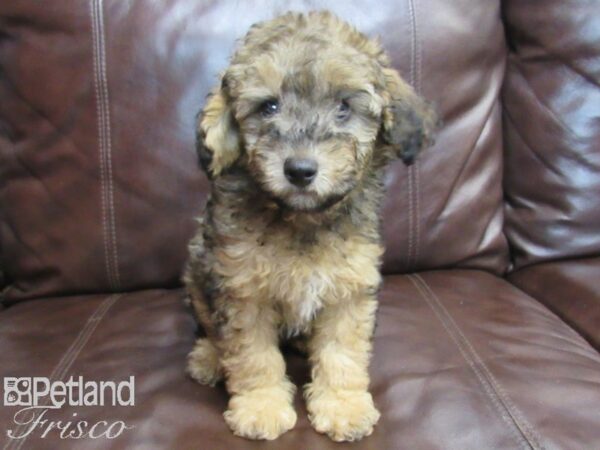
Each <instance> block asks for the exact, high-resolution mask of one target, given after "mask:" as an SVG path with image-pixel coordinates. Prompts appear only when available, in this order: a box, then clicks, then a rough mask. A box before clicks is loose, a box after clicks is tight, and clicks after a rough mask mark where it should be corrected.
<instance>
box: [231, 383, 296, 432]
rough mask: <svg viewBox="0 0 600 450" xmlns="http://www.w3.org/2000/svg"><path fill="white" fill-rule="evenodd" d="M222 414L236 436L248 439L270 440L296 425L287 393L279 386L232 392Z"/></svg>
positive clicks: (294, 414) (288, 393)
mask: <svg viewBox="0 0 600 450" xmlns="http://www.w3.org/2000/svg"><path fill="white" fill-rule="evenodd" d="M223 417H225V421H226V422H227V425H229V428H231V431H233V433H234V434H235V435H237V436H241V437H245V438H248V439H267V440H272V439H275V438H276V437H278V436H280V435H281V434H283V433H285V432H286V431H288V430H291V429H292V428H293V427H294V425H295V424H296V411H294V408H293V406H292V402H291V395H290V392H289V390H286V389H282V388H265V389H256V390H253V391H250V392H244V393H242V394H237V395H234V396H233V397H231V399H230V400H229V409H228V410H227V411H225V413H224V414H223Z"/></svg>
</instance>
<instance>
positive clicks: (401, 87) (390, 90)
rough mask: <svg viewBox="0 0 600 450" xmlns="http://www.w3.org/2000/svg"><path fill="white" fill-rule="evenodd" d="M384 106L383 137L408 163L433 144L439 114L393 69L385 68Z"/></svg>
mask: <svg viewBox="0 0 600 450" xmlns="http://www.w3.org/2000/svg"><path fill="white" fill-rule="evenodd" d="M383 75H384V78H385V91H384V95H383V97H384V107H383V112H382V129H381V136H382V138H383V140H384V141H385V142H386V143H387V144H389V145H390V146H391V147H392V148H393V151H394V153H395V154H396V155H397V156H399V157H400V158H401V159H402V161H404V163H405V164H406V165H410V164H412V163H413V162H414V160H415V158H416V156H417V154H418V153H419V152H420V151H421V150H422V149H424V148H425V147H427V146H429V145H432V144H433V142H434V140H433V134H434V132H435V129H436V127H437V124H438V120H437V115H436V113H435V111H434V110H433V108H432V107H431V106H430V105H429V104H427V103H426V102H425V101H424V100H423V99H422V98H421V97H419V96H418V95H417V93H416V92H415V91H414V90H413V89H412V88H411V87H410V86H409V85H408V84H407V83H406V82H405V81H404V80H402V78H401V77H400V75H399V74H398V72H397V71H396V70H394V69H390V68H384V69H383Z"/></svg>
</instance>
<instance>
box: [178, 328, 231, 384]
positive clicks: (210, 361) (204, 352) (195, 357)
mask: <svg viewBox="0 0 600 450" xmlns="http://www.w3.org/2000/svg"><path fill="white" fill-rule="evenodd" d="M187 373H188V374H189V375H190V376H191V377H192V378H193V379H194V380H196V381H197V382H198V383H200V384H205V385H209V386H214V385H215V384H217V383H218V382H219V381H221V380H222V379H223V370H222V368H221V363H220V361H219V353H218V351H217V348H216V347H215V346H214V345H213V343H212V342H211V341H210V339H209V338H206V337H202V338H199V339H198V340H197V341H196V343H195V344H194V348H193V349H192V351H191V352H190V354H189V355H188V357H187Z"/></svg>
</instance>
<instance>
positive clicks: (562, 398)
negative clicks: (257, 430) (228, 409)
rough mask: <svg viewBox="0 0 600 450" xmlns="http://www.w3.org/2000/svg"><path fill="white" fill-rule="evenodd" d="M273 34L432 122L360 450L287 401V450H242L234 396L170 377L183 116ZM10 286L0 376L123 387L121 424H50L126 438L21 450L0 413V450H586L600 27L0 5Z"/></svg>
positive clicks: (302, 374)
mask: <svg viewBox="0 0 600 450" xmlns="http://www.w3.org/2000/svg"><path fill="white" fill-rule="evenodd" d="M288 8H293V9H301V10H307V9H315V8H319V9H322V8H327V9H331V10H333V11H334V12H336V13H338V14H339V15H340V16H342V17H343V18H345V19H348V20H350V21H351V22H353V23H354V24H356V25H357V26H358V27H359V28H360V29H361V30H363V31H365V32H367V33H369V34H379V35H380V36H381V39H382V42H383V43H384V45H385V47H386V48H387V50H388V51H389V53H390V55H391V57H392V59H393V62H394V64H395V66H396V67H397V68H398V69H399V70H400V71H401V73H402V74H403V76H404V77H405V78H406V79H407V80H409V81H410V82H411V83H412V84H413V85H414V86H415V88H416V89H417V90H418V91H419V92H420V93H422V94H423V95H424V96H425V97H426V98H428V99H429V100H431V101H433V102H434V103H435V104H436V106H437V109H438V111H439V114H440V115H441V117H442V118H443V121H444V125H443V127H442V128H441V129H440V131H439V134H438V137H437V143H436V145H435V146H434V147H433V148H431V149H429V150H427V151H426V152H425V153H424V154H423V155H422V157H421V158H420V159H419V160H418V162H417V163H416V164H415V165H413V166H411V167H408V168H407V167H405V166H404V165H403V164H402V163H401V162H399V163H397V164H394V165H393V166H392V167H390V170H389V172H388V176H387V178H386V184H387V187H388V194H387V197H386V203H385V208H384V211H383V215H384V234H385V240H386V245H387V253H386V255H385V263H384V272H385V274H386V276H385V285H384V287H383V289H382V292H381V295H380V298H381V306H380V309H379V314H378V326H377V330H376V335H375V339H374V347H375V350H374V351H375V354H374V358H373V362H372V367H371V373H372V391H373V393H374V395H375V401H376V403H377V405H378V407H379V409H380V410H381V411H382V419H381V421H380V423H379V424H378V425H377V427H376V430H375V432H374V433H373V435H372V436H370V437H368V438H366V439H365V440H363V441H361V442H360V443H358V444H335V443H333V442H331V441H329V440H328V438H326V437H324V436H321V435H318V434H317V433H316V432H314V431H313V430H312V429H311V427H310V425H309V423H308V421H307V419H306V411H305V407H304V404H303V402H302V399H301V397H300V395H297V400H296V404H297V409H298V411H299V421H298V424H297V425H296V427H295V428H294V430H292V431H291V432H288V433H286V434H285V435H283V436H282V437H281V438H280V439H278V440H277V441H274V442H269V443H265V442H251V441H246V440H244V439H241V438H237V437H234V436H233V435H232V434H231V433H230V432H229V430H228V429H227V427H226V425H225V422H224V421H223V418H222V416H221V413H222V411H223V410H224V408H225V406H226V402H227V396H226V393H225V391H224V389H223V387H222V386H218V387H217V388H214V389H211V388H207V387H203V386H200V385H198V384H196V383H194V382H193V381H191V380H190V379H189V378H187V377H186V375H185V373H184V365H185V356H186V354H187V352H188V351H189V350H190V348H191V346H192V343H193V340H194V333H195V324H194V321H193V319H192V316H191V314H190V312H189V311H188V309H187V307H186V306H185V304H184V302H183V298H184V295H185V294H184V292H183V290H182V289H181V285H180V281H179V275H180V271H181V267H182V264H183V262H184V259H185V256H186V242H187V240H188V239H189V238H190V236H191V235H192V233H193V230H194V227H195V225H194V220H193V218H194V217H195V216H197V215H198V214H199V213H200V211H201V209H202V205H203V202H204V200H205V198H206V193H207V181H206V179H205V178H204V175H203V174H202V173H201V171H200V170H199V168H198V166H197V162H196V156H195V154H194V143H193V140H194V116H195V114H196V113H197V112H198V110H199V109H200V108H201V106H202V104H203V101H204V97H205V95H206V93H207V91H208V89H209V88H210V87H211V86H212V85H213V84H214V83H215V80H216V75H217V73H218V72H219V70H221V69H222V68H223V67H225V65H226V63H227V56H228V54H229V53H230V51H231V49H232V46H233V45H234V40H235V39H236V38H237V37H239V36H241V35H242V34H243V33H244V32H245V31H246V29H247V28H248V27H249V26H250V25H251V24H252V23H253V22H255V21H257V20H260V19H263V18H267V17H270V16H272V15H273V14H276V13H280V12H283V11H285V10H286V9H288ZM0 269H1V272H3V276H2V277H0V278H1V279H2V280H3V281H2V283H3V285H4V289H3V293H2V304H3V309H2V310H1V311H0V358H1V360H0V376H2V377H48V378H49V379H51V380H55V381H56V380H63V381H64V380H68V379H69V377H71V376H75V377H78V376H82V377H84V379H86V380H97V381H100V380H113V381H119V380H125V379H128V378H129V377H130V376H134V377H135V406H116V407H112V406H111V407H108V406H104V407H102V406H66V405H65V406H63V407H62V408H58V409H51V410H48V411H47V413H46V415H45V419H47V420H48V421H49V422H52V421H54V422H56V421H58V420H60V421H61V423H63V424H65V423H66V422H69V421H77V420H85V421H86V422H88V423H89V424H94V423H98V422H101V421H108V422H112V421H116V420H121V421H123V422H124V423H126V424H127V425H128V426H131V427H133V428H132V429H127V430H125V431H124V432H123V433H122V434H120V435H119V436H118V437H116V438H114V439H107V438H106V437H102V438H98V439H92V438H90V437H86V438H81V439H75V438H73V437H71V438H68V437H67V438H66V439H61V438H60V435H59V434H60V433H59V432H58V431H57V430H56V429H54V430H50V431H49V432H48V433H47V435H46V437H43V438H42V437H41V431H42V428H41V427H40V428H38V429H35V430H33V431H32V433H31V434H30V435H29V436H27V437H26V438H22V439H10V438H9V437H7V435H6V431H7V430H12V431H13V432H14V431H20V432H21V433H23V432H24V431H25V429H26V428H27V426H21V427H18V426H17V425H16V424H15V422H14V414H15V413H16V411H17V410H18V409H19V408H18V407H9V406H4V405H0V428H1V429H2V435H1V436H0V444H1V445H3V446H4V447H3V448H4V449H8V450H17V449H61V448H77V449H95V448H98V449H105V448H115V449H124V448H127V449H130V448H131V449H154V448H156V449H254V448H261V449H263V448H265V449H288V448H289V449H310V450H312V449H330V448H331V449H334V448H335V449H342V448H356V449H378V450H380V449H419V450H421V449H459V450H465V449H479V450H486V449H517V448H518V449H524V448H533V449H569V450H581V449H591V450H594V449H600V354H599V349H600V3H598V2H594V1H585V0H570V1H568V2H566V1H564V0H547V1H544V2H540V1H539V0H505V1H502V2H499V1H497V0H486V1H481V0H462V1H460V2H458V1H447V0H391V1H384V2H375V1H371V2H366V1H354V0H347V1H344V2H340V1H334V0H319V1H294V2H288V3H285V2H276V1H272V0H269V1H260V2H259V1H245V2H241V1H234V0H225V1H208V0H206V1H197V0H160V1H150V0H146V1H144V0H129V1H123V0H104V1H102V0H89V1H75V0H70V1H69V0H47V1H45V2H39V1H36V0H3V1H2V2H0ZM287 360H288V367H289V372H290V374H291V376H292V378H293V380H294V381H295V382H296V383H298V384H302V383H304V382H306V381H307V378H308V367H307V364H306V362H305V361H304V360H303V359H302V358H301V357H300V356H297V355H294V354H289V355H288V356H287ZM5 394H6V392H5Z"/></svg>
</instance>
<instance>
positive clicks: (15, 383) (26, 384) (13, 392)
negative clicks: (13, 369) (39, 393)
mask: <svg viewBox="0 0 600 450" xmlns="http://www.w3.org/2000/svg"><path fill="white" fill-rule="evenodd" d="M30 405H31V378H28V377H20V378H18V377H5V378H4V406H30Z"/></svg>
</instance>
